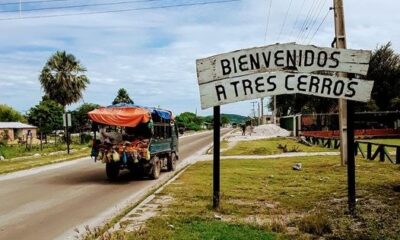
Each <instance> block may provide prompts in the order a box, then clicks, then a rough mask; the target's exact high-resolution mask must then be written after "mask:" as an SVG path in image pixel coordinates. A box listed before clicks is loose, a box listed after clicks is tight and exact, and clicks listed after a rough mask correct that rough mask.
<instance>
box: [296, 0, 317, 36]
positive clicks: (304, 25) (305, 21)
mask: <svg viewBox="0 0 400 240" xmlns="http://www.w3.org/2000/svg"><path fill="white" fill-rule="evenodd" d="M317 1H318V0H314V1H313V2H312V3H311V6H310V9H309V10H308V13H307V17H306V19H305V20H304V22H303V24H302V26H301V28H300V30H299V34H298V35H297V39H300V36H301V35H302V33H303V31H304V29H305V27H306V23H307V22H308V19H309V18H310V15H311V12H312V10H313V9H314V6H315V3H317Z"/></svg>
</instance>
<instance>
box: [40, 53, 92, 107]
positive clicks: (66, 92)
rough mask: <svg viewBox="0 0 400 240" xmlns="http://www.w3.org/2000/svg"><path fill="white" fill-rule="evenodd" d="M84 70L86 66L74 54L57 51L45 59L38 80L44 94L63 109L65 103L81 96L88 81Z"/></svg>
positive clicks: (73, 101)
mask: <svg viewBox="0 0 400 240" xmlns="http://www.w3.org/2000/svg"><path fill="white" fill-rule="evenodd" d="M85 72H86V68H84V67H83V66H82V65H81V64H80V62H79V60H77V59H76V58H75V56H74V55H72V54H67V53H66V52H65V51H57V52H56V53H55V54H54V55H52V56H51V57H50V58H49V60H47V62H46V64H45V65H44V67H43V70H42V72H41V74H40V76H39V80H40V83H41V85H42V88H43V90H44V92H45V94H46V95H47V96H48V97H49V98H50V99H52V100H54V101H56V102H58V103H59V104H61V105H62V106H63V107H64V110H65V109H66V106H67V105H69V104H71V103H75V102H77V101H79V99H81V98H82V94H83V90H85V89H86V86H87V85H88V84H89V83H90V81H89V79H88V78H87V76H86V75H84V73H85Z"/></svg>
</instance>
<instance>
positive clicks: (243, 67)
mask: <svg viewBox="0 0 400 240" xmlns="http://www.w3.org/2000/svg"><path fill="white" fill-rule="evenodd" d="M370 58H371V52H370V51H365V50H349V49H337V48H321V47H316V46H311V45H298V44H294V43H287V44H275V45H269V46H264V47H257V48H249V49H242V50H238V51H234V52H230V53H225V54H219V55H215V56H211V57H208V58H203V59H198V60H197V61H196V66H197V79H198V84H199V89H200V99H201V107H202V109H206V108H210V107H214V168H213V169H214V173H213V176H214V184H213V186H214V190H213V206H214V208H218V206H219V190H220V182H219V181H220V176H219V174H220V171H219V167H220V142H219V141H220V136H219V134H220V108H219V106H220V105H223V104H228V103H233V102H238V101H244V100H250V99H257V98H262V97H266V96H275V95H280V94H295V93H300V94H307V95H314V96H320V97H327V98H337V99H347V100H351V101H361V102H367V101H369V99H370V96H371V91H372V87H373V81H367V80H363V79H348V78H347V77H342V76H334V75H333V73H338V72H348V73H355V74H359V75H366V74H367V72H368V67H369V61H370ZM352 152H354V151H352Z"/></svg>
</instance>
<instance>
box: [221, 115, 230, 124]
mask: <svg viewBox="0 0 400 240" xmlns="http://www.w3.org/2000/svg"><path fill="white" fill-rule="evenodd" d="M230 122H231V121H230V120H229V118H228V117H227V116H221V124H222V125H226V124H228V123H230Z"/></svg>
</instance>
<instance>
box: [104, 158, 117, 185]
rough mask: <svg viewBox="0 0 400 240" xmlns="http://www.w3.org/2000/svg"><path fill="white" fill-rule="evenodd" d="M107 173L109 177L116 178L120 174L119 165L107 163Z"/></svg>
mask: <svg viewBox="0 0 400 240" xmlns="http://www.w3.org/2000/svg"><path fill="white" fill-rule="evenodd" d="M106 174H107V177H108V179H110V180H112V181H114V180H116V179H117V178H118V175H119V165H118V164H116V163H113V162H110V163H106Z"/></svg>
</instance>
